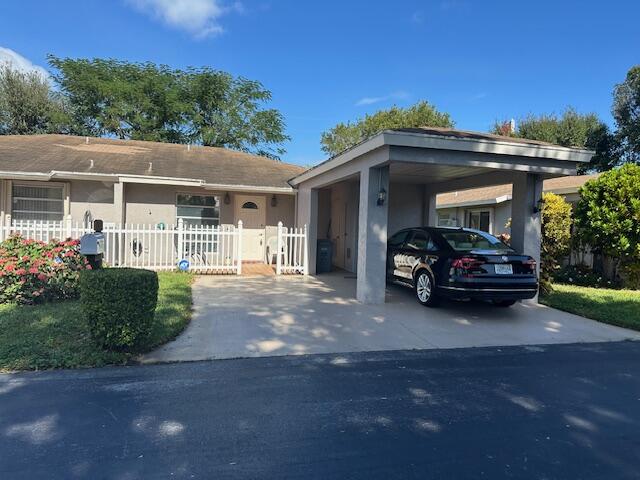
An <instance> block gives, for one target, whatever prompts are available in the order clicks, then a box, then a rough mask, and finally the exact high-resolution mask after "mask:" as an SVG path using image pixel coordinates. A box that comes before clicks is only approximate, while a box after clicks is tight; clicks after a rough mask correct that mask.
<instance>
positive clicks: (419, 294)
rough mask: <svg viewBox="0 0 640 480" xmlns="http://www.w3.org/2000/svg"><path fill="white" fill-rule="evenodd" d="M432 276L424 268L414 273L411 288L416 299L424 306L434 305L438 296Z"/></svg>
mask: <svg viewBox="0 0 640 480" xmlns="http://www.w3.org/2000/svg"><path fill="white" fill-rule="evenodd" d="M434 287H435V284H434V282H433V277H432V276H431V274H430V273H429V272H428V271H426V270H421V271H420V272H418V274H417V275H416V278H415V281H414V287H413V290H414V292H415V294H416V298H417V299H418V301H419V302H420V303H421V304H422V305H424V306H425V307H435V306H436V305H437V304H438V297H437V296H436V294H435V288H434Z"/></svg>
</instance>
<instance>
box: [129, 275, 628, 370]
mask: <svg viewBox="0 0 640 480" xmlns="http://www.w3.org/2000/svg"><path fill="white" fill-rule="evenodd" d="M355 284H356V281H355V277H353V276H349V275H346V274H344V273H340V274H338V273H332V274H329V275H322V276H319V277H307V278H305V277H301V276H290V277H240V278H238V277H230V276H229V277H226V276H202V277H199V278H198V279H197V280H196V282H195V285H194V290H193V294H194V310H195V311H194V316H193V319H192V321H191V324H190V325H189V327H188V328H187V330H186V331H185V332H184V333H183V334H182V335H181V336H180V337H178V338H177V339H176V340H175V341H173V342H171V343H168V344H167V345H165V346H163V347H162V348H160V349H158V350H156V351H154V352H151V353H150V354H147V355H145V356H143V357H142V358H141V361H143V362H145V363H152V362H166V361H189V360H206V359H214V358H238V357H258V356H272V355H299V354H308V353H343V352H357V351H377V350H405V349H430V348H460V347H480V346H503V345H505V346H506V345H536V344H552V343H579V342H603V341H619V340H627V339H633V340H640V333H638V332H633V331H631V330H626V329H623V328H618V327H614V326H610V325H605V324H602V323H598V322H595V321H593V320H588V319H586V318H583V317H579V316H576V315H572V314H569V313H565V312H561V311H558V310H554V309H552V308H549V307H545V306H543V305H531V304H517V305H515V306H513V307H511V308H499V307H494V306H492V305H489V304H484V303H479V302H464V303H462V302H446V303H443V304H442V306H441V307H439V308H437V309H430V308H425V307H423V306H421V305H419V304H418V303H417V302H416V301H415V300H414V298H413V292H412V291H411V290H410V289H408V288H405V287H400V286H390V287H388V289H387V303H386V304H384V305H362V304H360V303H358V302H357V301H356V300H355V299H354V295H355Z"/></svg>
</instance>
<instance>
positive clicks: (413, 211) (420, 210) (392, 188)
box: [387, 183, 424, 236]
mask: <svg viewBox="0 0 640 480" xmlns="http://www.w3.org/2000/svg"><path fill="white" fill-rule="evenodd" d="M423 194H424V191H423V186H422V185H414V184H400V183H391V184H390V185H389V220H388V221H389V227H388V230H387V231H388V234H389V236H391V235H393V234H395V233H396V232H397V231H398V230H402V229H403V228H409V227H419V226H422V224H423V223H424V222H423V218H424V196H423Z"/></svg>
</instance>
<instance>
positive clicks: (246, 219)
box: [235, 195, 267, 261]
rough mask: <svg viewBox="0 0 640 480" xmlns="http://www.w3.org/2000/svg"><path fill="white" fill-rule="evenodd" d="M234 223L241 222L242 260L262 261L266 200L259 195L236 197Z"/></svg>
mask: <svg viewBox="0 0 640 480" xmlns="http://www.w3.org/2000/svg"><path fill="white" fill-rule="evenodd" d="M235 205H236V223H237V222H238V220H242V228H243V232H242V233H243V235H242V259H243V260H250V261H256V260H263V259H264V231H265V230H264V229H265V223H266V218H267V210H266V200H265V197H264V196H260V195H236V197H235Z"/></svg>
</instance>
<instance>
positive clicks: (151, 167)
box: [148, 162, 153, 172]
mask: <svg viewBox="0 0 640 480" xmlns="http://www.w3.org/2000/svg"><path fill="white" fill-rule="evenodd" d="M151 170H153V162H149V169H148V171H149V172H150V171H151Z"/></svg>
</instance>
